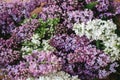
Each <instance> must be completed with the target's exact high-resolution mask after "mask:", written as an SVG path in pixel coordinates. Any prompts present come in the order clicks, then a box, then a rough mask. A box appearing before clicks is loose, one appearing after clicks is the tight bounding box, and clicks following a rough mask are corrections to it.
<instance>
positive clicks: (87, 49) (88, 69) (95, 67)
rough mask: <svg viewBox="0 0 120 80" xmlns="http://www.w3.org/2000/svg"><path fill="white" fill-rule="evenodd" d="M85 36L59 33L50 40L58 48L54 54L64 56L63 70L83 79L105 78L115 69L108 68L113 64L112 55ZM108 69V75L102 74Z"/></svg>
mask: <svg viewBox="0 0 120 80" xmlns="http://www.w3.org/2000/svg"><path fill="white" fill-rule="evenodd" d="M90 42H91V41H90V40H89V39H87V38H86V37H85V36H82V37H79V36H77V35H75V34H71V35H67V34H62V35H61V34H59V35H56V36H54V37H53V38H52V39H51V40H50V45H51V46H53V47H55V48H56V49H57V52H54V54H55V55H56V56H58V57H61V58H62V70H63V71H65V72H67V73H69V74H71V75H73V76H75V75H78V76H79V78H80V79H82V80H92V79H94V78H104V77H106V76H108V75H109V74H110V73H112V72H114V71H113V70H115V67H116V66H113V67H112V69H113V70H106V67H107V66H108V64H111V60H110V57H109V56H108V55H107V54H105V53H104V52H103V51H101V50H99V49H97V48H96V47H95V46H94V45H91V44H90ZM103 70H105V71H106V76H102V75H103V74H105V73H102V71H103Z"/></svg>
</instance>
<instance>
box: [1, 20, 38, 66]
mask: <svg viewBox="0 0 120 80" xmlns="http://www.w3.org/2000/svg"><path fill="white" fill-rule="evenodd" d="M38 25H39V22H38V20H37V19H33V20H30V21H28V22H27V23H26V24H23V25H22V26H20V27H17V28H15V29H14V30H13V31H12V35H11V37H10V38H9V39H7V40H4V39H3V38H0V65H2V66H3V65H8V64H12V63H15V61H17V60H19V59H20V58H21V54H20V52H19V48H20V45H19V44H20V43H21V42H23V41H24V40H29V39H30V38H31V36H32V34H33V33H34V31H35V29H36V28H37V27H38Z"/></svg>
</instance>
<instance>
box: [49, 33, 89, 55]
mask: <svg viewBox="0 0 120 80" xmlns="http://www.w3.org/2000/svg"><path fill="white" fill-rule="evenodd" d="M89 43H90V41H89V39H87V38H86V37H85V36H82V37H79V36H76V35H75V34H71V35H70V36H69V35H67V34H62V35H60V34H59V35H56V36H54V37H53V38H52V39H51V40H50V45H51V46H53V47H55V48H56V49H57V50H58V51H62V52H66V53H68V52H74V50H75V49H77V48H79V47H82V46H85V45H88V44H89Z"/></svg>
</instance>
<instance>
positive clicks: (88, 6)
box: [85, 2, 98, 9]
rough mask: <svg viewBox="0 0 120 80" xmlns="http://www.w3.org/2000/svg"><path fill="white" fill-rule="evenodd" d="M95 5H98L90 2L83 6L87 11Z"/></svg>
mask: <svg viewBox="0 0 120 80" xmlns="http://www.w3.org/2000/svg"><path fill="white" fill-rule="evenodd" d="M97 4H98V2H91V3H89V4H87V5H86V6H85V8H87V9H93V8H94V7H95V6H96V5H97Z"/></svg>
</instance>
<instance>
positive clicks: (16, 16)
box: [0, 1, 29, 35]
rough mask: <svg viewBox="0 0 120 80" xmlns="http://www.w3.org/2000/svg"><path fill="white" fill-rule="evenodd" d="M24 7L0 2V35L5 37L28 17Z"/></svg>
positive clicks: (18, 4)
mask: <svg viewBox="0 0 120 80" xmlns="http://www.w3.org/2000/svg"><path fill="white" fill-rule="evenodd" d="M28 15H29V14H28V12H27V11H26V10H25V5H24V4H23V3H22V2H19V3H6V2H4V1H2V2H0V34H2V35H7V34H10V33H11V32H12V30H13V29H15V27H16V26H17V25H16V24H18V23H19V22H20V21H21V20H22V19H24V18H26V17H28Z"/></svg>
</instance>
